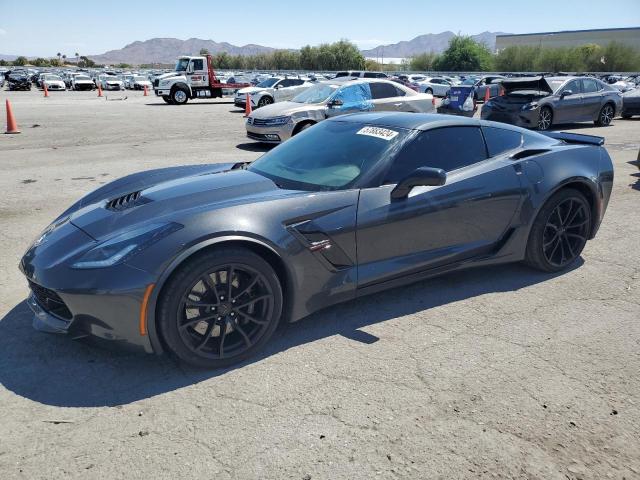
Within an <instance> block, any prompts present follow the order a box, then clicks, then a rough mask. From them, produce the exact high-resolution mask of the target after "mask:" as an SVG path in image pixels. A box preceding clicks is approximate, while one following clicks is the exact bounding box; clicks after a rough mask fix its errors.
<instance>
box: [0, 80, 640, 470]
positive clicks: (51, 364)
mask: <svg viewBox="0 0 640 480" xmlns="http://www.w3.org/2000/svg"><path fill="white" fill-rule="evenodd" d="M105 95H106V97H107V99H106V100H105V98H98V97H97V94H96V92H51V95H50V97H49V98H43V94H42V92H41V91H37V90H32V91H31V92H7V91H2V92H1V93H0V100H1V101H2V104H3V105H4V100H5V98H9V99H10V101H11V102H12V106H13V111H14V114H15V116H16V120H17V122H18V124H19V126H20V128H21V130H22V133H21V134H20V135H2V136H0V168H1V171H2V175H0V190H1V191H2V195H1V196H0V225H1V228H0V239H1V240H2V246H3V254H2V255H0V272H1V273H2V275H0V472H1V474H0V477H1V478H3V479H13V478H25V479H39V478H42V479H51V478H82V479H85V478H106V477H109V478H216V479H227V478H229V479H253V478H256V479H257V478H260V479H299V480H302V479H309V478H311V479H314V480H315V479H342V478H344V479H361V478H362V479H370V478H385V479H387V478H442V479H457V478H527V479H565V480H566V479H602V478H613V479H623V478H625V479H627V480H629V479H633V478H640V440H639V439H640V422H639V421H638V419H639V418H640V375H639V374H638V372H640V322H639V319H640V297H639V296H638V290H639V289H640V253H639V252H640V249H639V247H638V239H639V238H640V208H639V205H640V177H639V175H638V167H637V166H636V164H635V161H636V159H637V157H638V152H639V150H640V118H635V119H633V120H621V119H616V120H615V121H614V123H613V124H612V126H610V127H607V128H594V127H593V126H592V125H587V124H584V125H569V126H567V127H566V129H570V130H571V131H572V132H575V133H587V134H593V135H602V136H604V137H605V138H606V147H607V149H608V151H609V153H610V155H611V157H612V159H613V162H614V165H615V169H616V171H615V186H614V191H613V194H612V198H611V202H610V204H609V208H608V211H607V215H606V216H605V219H604V223H603V225H602V227H601V229H600V232H599V233H598V236H597V237H596V239H595V240H593V241H591V242H589V243H588V244H587V247H586V249H585V251H584V254H583V261H580V262H578V264H576V265H575V267H574V268H572V269H570V270H569V271H568V272H565V273H562V274H558V275H548V274H542V273H539V272H537V271H533V270H530V269H528V268H526V267H524V266H521V265H509V266H501V267H492V268H486V269H482V270H471V271H466V272H462V273H456V274H450V275H447V276H443V277H440V278H437V279H433V280H430V281H425V282H420V283H417V284H414V285H412V286H410V287H405V288H399V289H395V290H391V291H387V292H385V293H381V294H376V295H375V296H371V297H368V298H363V299H360V300H357V301H353V302H350V303H347V304H343V305H340V306H336V307H331V308H329V309H327V310H325V311H322V312H320V313H317V314H314V315H313V316H311V317H309V318H307V319H305V320H303V321H301V322H298V323H295V324H292V325H287V326H283V327H282V328H281V329H280V331H279V332H278V333H276V336H275V337H274V339H273V340H272V342H271V343H270V345H269V346H268V347H267V349H266V350H264V351H263V352H262V353H261V354H260V355H259V357H258V358H255V359H253V360H252V361H249V362H245V363H244V364H242V365H240V366H237V367H235V368H232V369H228V370H224V371H202V370H196V369H191V368H188V367H185V366H181V365H177V364H176V363H174V362H173V361H172V360H170V359H167V358H164V357H156V356H151V355H149V356H144V355H137V354H131V353H127V352H123V351H115V350H112V349H108V348H104V347H103V346H101V345H95V344H93V343H90V342H86V341H82V342H80V341H72V340H70V339H68V338H64V337H59V336H51V335H46V334H43V333H40V332H36V331H35V330H33V329H32V327H31V314H30V311H29V309H28V308H27V306H26V304H25V303H24V299H25V298H26V296H27V291H28V289H27V283H26V280H25V279H24V278H23V276H22V274H21V273H20V272H19V271H18V268H17V265H18V261H19V259H20V257H21V255H22V254H23V253H24V251H25V250H26V248H27V247H28V246H29V244H30V243H31V242H32V241H33V239H34V238H35V237H36V236H37V235H38V233H39V232H40V231H41V230H42V229H43V228H44V227H46V226H47V224H48V223H49V222H50V221H51V220H52V219H54V218H55V217H56V216H57V215H58V214H59V213H60V212H62V211H63V210H64V209H65V208H66V207H68V206H69V205H70V204H71V203H73V202H74V201H75V200H76V199H78V198H79V197H80V196H82V195H84V194H85V193H87V192H89V191H91V190H93V189H95V188H97V187H98V186H99V185H101V184H103V183H106V182H109V181H111V180H114V179H116V178H118V177H120V176H123V175H126V174H129V173H132V172H136V171H140V170H145V169H151V168H158V167H165V166H172V165H179V164H196V163H207V162H211V163H217V162H230V161H247V160H252V159H255V158H257V157H258V156H259V155H261V153H262V152H264V151H265V149H264V148H263V147H260V146H259V145H258V144H256V143H254V142H251V141H249V140H248V139H246V137H245V130H244V124H243V112H242V111H240V110H238V109H237V108H236V107H234V105H233V103H232V100H231V99H228V98H227V99H221V100H210V101H199V100H196V101H192V102H190V103H188V104H187V105H184V106H180V107H178V106H170V105H166V104H165V103H164V102H163V101H162V100H161V99H157V98H156V97H154V96H149V97H144V96H143V94H142V92H139V91H135V92H131V91H127V92H105ZM124 97H127V98H126V99H124V100H121V99H123V98H124ZM3 114H4V111H3Z"/></svg>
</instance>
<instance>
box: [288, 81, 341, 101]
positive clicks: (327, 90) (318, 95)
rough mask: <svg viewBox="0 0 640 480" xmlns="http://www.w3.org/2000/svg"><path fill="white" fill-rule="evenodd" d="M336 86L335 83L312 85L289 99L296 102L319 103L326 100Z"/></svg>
mask: <svg viewBox="0 0 640 480" xmlns="http://www.w3.org/2000/svg"><path fill="white" fill-rule="evenodd" d="M337 88H338V86H337V85H324V84H323V85H314V86H313V87H311V88H309V89H307V90H305V91H303V92H301V93H299V94H298V95H296V96H295V97H293V99H292V100H291V101H292V102H296V103H321V102H324V101H325V100H327V99H328V98H329V97H330V96H331V94H332V93H333V92H335V91H336V89H337Z"/></svg>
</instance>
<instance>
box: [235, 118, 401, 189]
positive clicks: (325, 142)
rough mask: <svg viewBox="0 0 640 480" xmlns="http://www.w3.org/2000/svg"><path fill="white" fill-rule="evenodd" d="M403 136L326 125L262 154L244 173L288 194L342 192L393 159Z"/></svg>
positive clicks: (339, 124) (352, 126) (392, 131)
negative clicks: (389, 158) (291, 191)
mask: <svg viewBox="0 0 640 480" xmlns="http://www.w3.org/2000/svg"><path fill="white" fill-rule="evenodd" d="M407 135H409V131H408V130H404V129H397V128H380V127H370V126H364V125H362V124H358V123H351V122H340V121H326V122H322V123H319V124H317V125H315V126H313V127H312V128H310V129H308V130H306V131H305V132H303V133H299V134H298V135H296V136H295V137H293V138H291V139H290V140H287V141H286V142H285V143H283V144H281V145H279V146H278V147H277V148H274V149H273V150H271V151H270V152H268V153H266V154H264V155H263V156H262V157H260V158H259V159H258V160H256V161H255V162H254V163H253V164H251V166H250V167H249V168H248V170H251V171H252V172H255V173H258V174H260V175H262V176H265V177H267V178H270V179H271V180H273V181H274V182H275V183H276V184H278V185H279V186H280V187H282V188H288V189H292V190H309V191H322V190H340V189H346V188H350V187H351V186H353V185H354V184H355V182H356V181H357V180H358V179H359V178H361V177H362V176H363V175H365V174H366V173H367V172H369V171H371V170H372V169H373V167H374V166H375V165H376V164H377V163H378V162H379V161H381V160H382V159H384V158H386V157H388V156H393V155H395V154H396V153H397V151H398V150H399V148H400V147H401V145H402V144H403V141H404V139H405V138H406V137H407ZM318 145H322V148H318Z"/></svg>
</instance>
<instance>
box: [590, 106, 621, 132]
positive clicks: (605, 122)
mask: <svg viewBox="0 0 640 480" xmlns="http://www.w3.org/2000/svg"><path fill="white" fill-rule="evenodd" d="M615 114H616V109H615V108H614V107H613V105H611V104H610V103H607V104H605V105H603V107H602V108H601V109H600V113H598V119H597V120H596V121H595V124H596V125H597V126H598V127H608V126H609V125H611V122H612V121H613V117H614V116H615Z"/></svg>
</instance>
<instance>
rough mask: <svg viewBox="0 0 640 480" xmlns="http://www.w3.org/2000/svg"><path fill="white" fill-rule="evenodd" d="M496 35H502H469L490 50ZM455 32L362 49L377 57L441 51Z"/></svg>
mask: <svg viewBox="0 0 640 480" xmlns="http://www.w3.org/2000/svg"><path fill="white" fill-rule="evenodd" d="M496 35H503V33H502V32H482V33H479V34H478V35H471V38H473V39H474V40H475V41H476V42H479V43H484V44H485V45H486V46H487V47H488V48H489V50H491V51H492V52H493V51H494V50H495V49H496ZM455 36H456V34H455V33H453V32H450V31H447V32H442V33H427V34H426V35H420V36H419V37H416V38H414V39H413V40H409V41H403V42H398V43H393V44H390V45H378V46H377V47H375V48H371V49H369V50H362V54H363V55H364V56H365V57H372V58H377V57H380V56H382V55H384V57H386V58H407V57H413V56H415V55H419V54H421V53H428V52H433V53H442V52H444V51H445V50H446V48H447V46H448V45H449V40H451V39H452V38H453V37H455Z"/></svg>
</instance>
